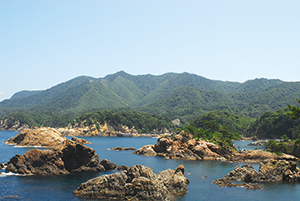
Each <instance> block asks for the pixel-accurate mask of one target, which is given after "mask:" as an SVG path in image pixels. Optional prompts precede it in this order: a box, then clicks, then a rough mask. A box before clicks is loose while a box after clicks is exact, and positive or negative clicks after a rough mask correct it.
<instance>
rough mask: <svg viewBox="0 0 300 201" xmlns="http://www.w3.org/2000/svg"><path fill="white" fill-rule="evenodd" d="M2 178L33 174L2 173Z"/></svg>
mask: <svg viewBox="0 0 300 201" xmlns="http://www.w3.org/2000/svg"><path fill="white" fill-rule="evenodd" d="M1 173H2V174H0V177H7V176H30V175H32V174H18V173H12V172H8V173H6V172H1Z"/></svg>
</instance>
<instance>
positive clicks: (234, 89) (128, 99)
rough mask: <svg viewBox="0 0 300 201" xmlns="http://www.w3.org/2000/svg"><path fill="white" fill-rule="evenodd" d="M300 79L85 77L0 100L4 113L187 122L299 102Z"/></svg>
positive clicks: (254, 114)
mask: <svg viewBox="0 0 300 201" xmlns="http://www.w3.org/2000/svg"><path fill="white" fill-rule="evenodd" d="M299 94H300V83H299V82H283V81H281V80H269V79H254V80H249V81H246V82H244V83H238V82H228V81H226V82H223V81H216V80H210V79H207V78H204V77H201V76H198V75H195V74H190V73H180V74H178V73H166V74H163V75H159V76H154V75H150V74H147V75H130V74H128V73H126V72H124V71H120V72H117V73H115V74H111V75H107V76H106V77H104V78H93V77H87V76H80V77H77V78H74V79H72V80H69V81H67V82H64V83H61V84H59V85H56V86H54V87H52V88H50V89H47V90H42V91H22V92H18V93H16V94H15V95H13V96H12V98H11V99H9V100H4V101H2V102H0V114H2V115H3V114H6V113H7V112H11V111H14V110H30V111H32V112H34V111H37V112H43V111H55V112H63V113H70V112H75V113H78V112H81V111H94V110H104V109H116V108H124V107H125V108H130V109H132V110H139V111H143V112H148V113H156V114H161V115H164V116H167V117H169V118H171V119H172V118H181V119H182V121H183V122H187V121H189V120H192V119H194V118H195V117H196V116H198V115H199V114H201V113H205V112H208V111H213V110H226V111H229V112H231V113H235V114H239V115H243V116H248V117H259V116H260V115H262V114H263V113H264V112H267V111H276V110H278V109H280V108H285V107H286V106H287V104H291V105H294V104H297V102H296V99H299Z"/></svg>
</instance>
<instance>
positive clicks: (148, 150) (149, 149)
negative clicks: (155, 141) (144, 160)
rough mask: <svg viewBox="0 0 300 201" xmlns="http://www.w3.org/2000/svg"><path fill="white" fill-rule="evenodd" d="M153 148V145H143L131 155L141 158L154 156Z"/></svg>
mask: <svg viewBox="0 0 300 201" xmlns="http://www.w3.org/2000/svg"><path fill="white" fill-rule="evenodd" d="M153 147H154V145H145V146H143V147H141V148H140V149H138V150H136V151H134V152H132V153H134V154H137V155H143V156H156V155H157V153H156V152H155V151H154V149H153Z"/></svg>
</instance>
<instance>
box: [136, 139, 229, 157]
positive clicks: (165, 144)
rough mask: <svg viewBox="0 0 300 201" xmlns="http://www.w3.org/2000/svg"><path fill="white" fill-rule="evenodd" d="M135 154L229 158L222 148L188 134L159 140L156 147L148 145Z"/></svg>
mask: <svg viewBox="0 0 300 201" xmlns="http://www.w3.org/2000/svg"><path fill="white" fill-rule="evenodd" d="M133 153H135V154H139V155H147V156H156V155H160V156H164V157H165V158H167V159H185V160H220V159H222V160H226V158H228V152H226V151H225V150H223V149H222V148H221V147H220V146H218V145H215V144H213V143H210V142H207V141H204V140H199V141H196V139H193V135H191V134H187V133H184V134H180V135H175V136H172V137H162V138H159V139H158V140H157V143H156V144H155V145H154V146H153V145H146V146H143V147H142V148H140V149H138V150H137V151H135V152H133ZM223 156H225V157H226V158H225V157H223Z"/></svg>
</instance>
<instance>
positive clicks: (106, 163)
mask: <svg viewBox="0 0 300 201" xmlns="http://www.w3.org/2000/svg"><path fill="white" fill-rule="evenodd" d="M100 164H101V165H102V166H103V167H104V168H105V170H114V169H117V168H118V165H117V164H115V163H114V162H111V161H109V160H107V159H105V158H104V159H102V161H101V162H100Z"/></svg>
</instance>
